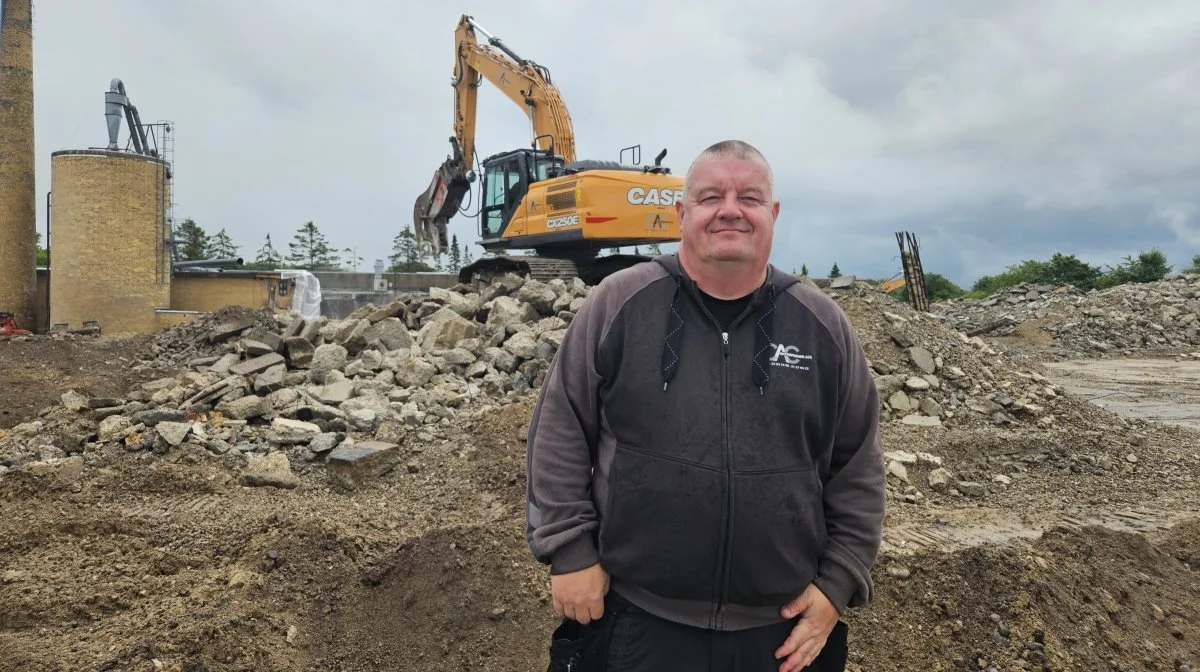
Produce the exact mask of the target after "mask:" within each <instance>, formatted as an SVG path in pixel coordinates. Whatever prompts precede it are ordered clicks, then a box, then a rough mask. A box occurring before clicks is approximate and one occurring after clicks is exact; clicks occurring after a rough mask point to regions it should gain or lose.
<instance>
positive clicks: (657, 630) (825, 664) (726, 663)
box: [549, 592, 848, 672]
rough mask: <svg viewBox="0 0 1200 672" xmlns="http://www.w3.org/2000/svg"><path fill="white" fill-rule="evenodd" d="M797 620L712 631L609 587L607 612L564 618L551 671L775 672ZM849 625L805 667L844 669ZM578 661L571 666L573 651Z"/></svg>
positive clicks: (841, 625) (817, 671)
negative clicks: (584, 620)
mask: <svg viewBox="0 0 1200 672" xmlns="http://www.w3.org/2000/svg"><path fill="white" fill-rule="evenodd" d="M796 621H797V619H792V620H789V621H784V622H781V623H778V624H775V625H769V626H764V627H761V628H751V629H749V630H736V631H712V630H705V629H701V628H693V627H690V626H686V625H681V624H679V623H673V622H671V621H667V620H664V619H661V618H659V617H657V616H654V615H653V614H649V613H647V612H646V611H644V610H642V609H640V608H638V607H637V606H634V605H633V604H631V603H630V602H629V601H628V600H625V599H624V598H622V597H621V596H620V595H617V594H616V593H613V592H610V593H609V595H608V597H607V598H606V599H605V607H604V616H603V618H601V619H600V620H599V621H595V622H592V623H589V624H587V625H585V626H581V625H579V624H578V623H575V622H574V621H568V620H565V619H564V621H563V624H562V625H560V626H559V628H558V629H557V630H556V631H555V635H554V641H553V642H552V645H551V649H550V651H551V663H550V668H549V670H550V672H567V671H568V670H569V671H570V672H676V671H678V672H775V671H776V670H778V669H779V665H780V663H781V661H780V660H777V659H776V658H775V649H777V648H779V645H780V644H783V641H784V640H785V639H787V636H788V634H789V633H791V631H792V628H793V627H795V624H796ZM847 630H848V627H847V625H846V623H845V622H844V621H838V623H837V625H835V626H834V629H833V632H831V633H830V634H829V639H828V640H827V641H826V643H825V647H824V648H823V649H822V650H821V653H820V654H819V655H818V656H817V659H816V660H814V661H813V662H812V664H810V665H809V666H808V667H807V668H804V669H805V670H808V671H809V672H842V671H843V670H844V669H845V667H846V653H847V641H846V637H847ZM572 655H573V656H574V660H573V661H571V662H570V664H569V665H568V661H569V659H570V657H571V656H572Z"/></svg>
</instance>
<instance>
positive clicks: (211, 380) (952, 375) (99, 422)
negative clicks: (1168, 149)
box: [0, 275, 1082, 486]
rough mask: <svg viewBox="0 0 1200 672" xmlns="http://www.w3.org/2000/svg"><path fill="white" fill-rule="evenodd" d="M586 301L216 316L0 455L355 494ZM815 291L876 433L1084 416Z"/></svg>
mask: <svg viewBox="0 0 1200 672" xmlns="http://www.w3.org/2000/svg"><path fill="white" fill-rule="evenodd" d="M588 291H589V288H588V287H587V286H586V285H584V284H583V283H582V282H580V281H575V282H573V283H567V282H564V281H561V280H554V281H551V282H548V283H543V282H539V281H534V280H528V281H526V280H523V279H522V278H520V277H518V276H515V275H509V276H507V277H505V278H503V279H502V280H498V281H497V282H495V283H493V284H492V285H490V286H487V287H484V288H483V289H481V290H477V289H475V288H474V287H472V286H469V285H457V286H455V287H453V288H450V289H441V288H432V289H431V290H430V291H429V292H428V293H427V294H426V293H413V294H409V295H405V296H404V297H402V298H400V299H398V300H396V301H394V302H392V303H390V304H388V305H386V306H382V307H376V306H374V305H368V306H366V307H364V308H362V309H359V310H357V311H355V312H354V313H353V314H351V315H349V316H348V317H347V318H346V319H343V320H329V319H328V318H324V317H322V318H320V319H319V320H316V321H312V322H309V321H305V320H303V319H301V318H299V317H289V316H286V315H274V314H271V313H270V312H269V311H248V310H245V309H226V310H223V311H219V312H217V313H214V314H211V315H206V316H204V317H201V318H200V319H198V320H196V321H194V322H192V323H191V324H187V325H180V326H177V327H173V328H171V329H168V330H165V331H164V332H162V333H160V334H158V335H157V336H156V338H155V339H153V341H152V342H151V344H150V345H149V346H148V347H147V349H146V350H145V353H144V355H143V359H142V364H141V365H140V366H147V367H148V366H154V367H163V366H164V365H166V364H168V363H170V362H174V361H183V362H184V368H185V372H183V373H181V374H179V375H175V376H168V377H164V378H159V379H155V380H152V381H150V382H147V383H145V384H143V385H142V386H141V388H140V389H138V390H136V391H134V392H132V393H130V394H128V395H126V396H125V397H124V398H111V399H105V398H88V397H87V396H85V395H82V394H79V393H78V392H75V391H69V392H67V393H65V394H63V395H62V399H61V404H60V405H59V406H57V407H56V408H52V409H47V410H46V411H44V412H43V413H42V415H41V417H40V418H39V419H38V420H36V421H34V422H32V423H26V424H25V425H19V426H17V427H15V428H14V429H13V431H12V432H10V434H9V436H8V437H7V438H6V439H3V440H0V455H4V454H9V455H10V457H9V458H7V460H6V463H7V464H9V465H12V464H14V463H19V462H21V461H22V460H21V459H17V460H15V461H14V459H13V458H12V457H11V455H13V454H17V455H21V456H23V458H22V459H24V460H33V459H47V458H53V457H56V456H59V457H61V456H62V455H67V454H73V453H79V452H85V451H88V450H97V449H100V450H104V449H108V448H112V447H114V446H117V447H121V448H122V449H124V450H131V451H139V450H140V451H147V453H151V454H152V453H164V452H167V451H169V450H171V449H173V448H178V447H180V446H182V445H183V444H185V443H186V444H189V445H193V446H196V447H201V448H204V449H206V450H207V451H209V452H210V453H213V454H217V455H232V456H241V457H244V458H245V459H247V460H250V461H251V466H252V467H253V469H251V472H252V473H255V474H258V473H260V472H261V473H262V474H276V475H279V474H286V475H285V476H278V477H277V478H275V480H274V484H277V485H287V486H291V485H294V484H295V482H294V481H293V480H291V476H290V474H291V466H292V462H299V463H300V464H302V465H305V464H310V463H311V464H317V465H320V464H325V465H326V466H329V467H331V469H330V472H331V476H330V477H331V478H333V479H335V480H340V481H342V482H344V483H349V482H350V481H353V480H354V479H355V478H357V477H358V476H356V475H352V474H354V473H356V472H355V470H356V469H357V470H363V469H366V470H367V471H366V472H363V473H374V472H375V471H386V470H387V469H390V468H392V467H394V466H395V464H396V463H397V461H398V460H399V459H400V454H401V452H403V451H400V450H397V449H398V448H399V447H400V446H407V445H408V443H407V442H406V436H408V435H409V434H411V433H414V432H415V433H416V434H417V439H418V442H419V441H420V440H424V441H426V442H428V441H432V440H433V439H435V438H438V437H439V436H442V437H444V434H445V432H444V430H445V429H446V428H447V427H448V426H450V425H452V424H454V423H455V422H456V421H457V420H458V419H459V416H460V414H462V413H463V412H465V411H466V410H467V409H468V408H470V407H471V406H472V404H474V403H475V402H478V401H487V400H492V401H493V402H495V401H499V402H501V403H507V402H508V401H512V400H517V399H521V398H523V397H525V396H526V395H528V394H529V393H532V392H533V391H534V390H536V389H537V388H539V387H540V385H541V383H542V379H543V377H544V375H545V372H546V370H547V368H548V367H549V363H550V360H551V359H552V358H553V356H554V354H555V353H556V352H557V350H558V347H559V346H560V345H561V343H562V339H563V337H564V335H565V334H566V330H567V326H568V325H569V324H570V321H571V320H572V319H573V317H574V315H575V313H576V312H577V311H578V310H579V309H580V307H581V306H582V305H583V302H584V301H585V300H586V297H587V295H588ZM823 291H825V292H827V293H828V294H829V295H830V296H832V297H833V298H834V299H835V300H837V301H838V302H839V303H840V304H841V305H842V306H843V308H844V309H845V310H846V311H847V314H848V315H849V316H850V319H851V321H852V322H853V323H854V325H855V326H856V328H857V330H858V332H859V334H860V337H861V338H862V341H863V344H864V347H865V348H866V351H867V354H868V357H869V359H870V361H871V368H872V372H873V375H874V377H875V383H876V385H877V387H878V389H879V391H880V398H881V399H880V401H881V413H882V414H883V417H884V419H885V422H889V423H890V422H895V423H898V424H902V425H908V426H916V427H940V426H943V425H946V426H953V427H972V426H974V427H978V426H995V425H1037V426H1042V427H1055V426H1057V424H1061V421H1062V420H1063V419H1064V418H1073V419H1075V420H1078V421H1080V422H1082V419H1081V416H1080V415H1079V413H1080V402H1077V401H1076V400H1074V399H1073V398H1068V397H1064V391H1063V389H1062V388H1060V387H1057V386H1055V385H1054V384H1052V383H1051V382H1050V381H1049V380H1047V379H1046V378H1045V377H1044V376H1043V375H1041V374H1040V373H1039V372H1038V371H1036V370H1034V368H1033V367H1032V366H1028V367H1027V366H1023V365H1020V364H1018V363H1017V362H1016V361H1015V360H1009V359H1007V358H1006V357H1005V356H1004V355H1002V354H1000V353H997V352H996V351H995V350H993V349H992V348H991V347H989V346H988V345H987V344H986V343H984V342H983V341H982V340H981V339H980V338H978V337H976V338H968V337H967V336H965V335H964V334H962V333H961V332H956V331H954V330H951V329H949V328H947V327H946V326H945V325H943V324H941V323H940V322H939V321H938V320H937V319H936V318H934V317H932V316H929V315H923V314H920V313H917V312H916V311H913V310H912V309H910V308H909V307H908V306H906V305H904V304H902V303H899V302H897V301H895V300H894V299H891V298H890V297H887V296H886V295H884V294H881V293H880V292H878V290H876V289H875V288H873V287H871V286H869V285H867V284H866V283H858V284H856V285H853V286H850V287H847V288H829V289H826V290H823ZM1056 423H1057V424H1056ZM6 443H7V444H8V445H7V449H6V445H5V444H6ZM280 449H283V450H282V453H284V454H286V457H285V456H284V454H277V453H281V450H280ZM405 450H407V448H406V449H405ZM289 460H290V461H289ZM363 465H373V466H370V468H369V469H368V468H367V467H365V466H363ZM348 474H351V475H348ZM360 475H361V474H360ZM250 478H251V479H252V480H253V479H258V480H263V479H266V481H268V482H269V481H271V477H270V476H261V477H260V476H252V477H250Z"/></svg>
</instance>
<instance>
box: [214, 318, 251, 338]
mask: <svg viewBox="0 0 1200 672" xmlns="http://www.w3.org/2000/svg"><path fill="white" fill-rule="evenodd" d="M253 326H254V321H253V320H236V321H233V322H226V323H225V324H220V325H217V326H216V327H213V330H212V331H211V332H209V334H208V342H209V343H224V342H225V341H228V340H231V339H233V338H235V337H237V336H238V335H239V334H241V333H242V332H243V331H245V330H247V329H250V328H251V327H253Z"/></svg>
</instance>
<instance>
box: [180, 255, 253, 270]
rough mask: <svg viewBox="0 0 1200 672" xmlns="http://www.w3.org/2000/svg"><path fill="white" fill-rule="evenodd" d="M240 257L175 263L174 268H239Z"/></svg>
mask: <svg viewBox="0 0 1200 672" xmlns="http://www.w3.org/2000/svg"><path fill="white" fill-rule="evenodd" d="M242 263H243V262H242V258H241V257H225V258H223V259H195V260H193V261H177V262H175V268H206V267H207V268H220V267H225V266H241V265H242Z"/></svg>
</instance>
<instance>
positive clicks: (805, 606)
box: [775, 584, 838, 672]
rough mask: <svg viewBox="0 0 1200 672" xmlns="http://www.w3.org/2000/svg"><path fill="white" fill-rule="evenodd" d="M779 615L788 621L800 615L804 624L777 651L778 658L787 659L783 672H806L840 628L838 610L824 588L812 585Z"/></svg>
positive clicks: (797, 625) (794, 629) (789, 603)
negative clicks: (830, 636) (834, 628)
mask: <svg viewBox="0 0 1200 672" xmlns="http://www.w3.org/2000/svg"><path fill="white" fill-rule="evenodd" d="M779 612H780V613H781V614H782V615H783V617H784V618H795V617H796V616H797V615H799V616H800V622H799V623H797V624H796V627H795V628H792V634H790V635H788V638H787V639H786V640H784V642H783V645H782V646H780V647H779V648H778V649H776V650H775V657H776V658H787V660H785V661H783V662H782V663H781V664H780V665H779V672H797V671H798V670H803V669H804V668H805V667H807V666H808V665H810V664H812V661H813V660H815V659H816V657H817V655H818V654H820V653H821V649H823V648H825V641H826V640H827V639H828V638H829V633H830V632H833V626H835V625H837V621H838V611H837V607H834V606H833V603H832V602H830V601H829V598H827V597H825V593H822V592H821V589H820V588H817V587H816V585H813V584H810V585H809V586H808V588H805V589H804V592H803V593H801V594H800V597H797V598H796V599H794V600H792V601H791V602H788V603H787V604H785V605H783V608H782V609H780V610H779Z"/></svg>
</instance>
